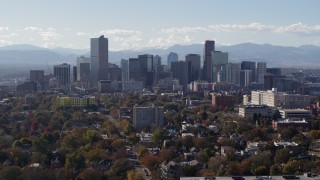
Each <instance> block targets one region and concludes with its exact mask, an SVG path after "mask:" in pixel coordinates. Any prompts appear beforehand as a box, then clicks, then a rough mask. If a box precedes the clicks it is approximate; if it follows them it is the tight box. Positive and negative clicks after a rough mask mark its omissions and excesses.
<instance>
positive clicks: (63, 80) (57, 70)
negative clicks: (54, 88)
mask: <svg viewBox="0 0 320 180" xmlns="http://www.w3.org/2000/svg"><path fill="white" fill-rule="evenodd" d="M53 72H54V73H53V74H54V77H55V78H56V79H57V81H58V87H63V86H66V85H68V84H70V64H67V63H63V64H60V65H55V66H54V67H53Z"/></svg>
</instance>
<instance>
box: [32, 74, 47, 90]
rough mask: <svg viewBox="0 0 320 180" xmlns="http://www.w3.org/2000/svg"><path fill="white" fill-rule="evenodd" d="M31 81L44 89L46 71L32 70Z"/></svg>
mask: <svg viewBox="0 0 320 180" xmlns="http://www.w3.org/2000/svg"><path fill="white" fill-rule="evenodd" d="M30 81H33V82H37V83H39V84H40V86H41V89H44V70H30Z"/></svg>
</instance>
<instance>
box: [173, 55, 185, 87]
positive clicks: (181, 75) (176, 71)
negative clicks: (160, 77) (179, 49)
mask: <svg viewBox="0 0 320 180" xmlns="http://www.w3.org/2000/svg"><path fill="white" fill-rule="evenodd" d="M186 64H187V63H186V62H185V61H174V62H171V72H172V77H173V78H174V79H179V83H180V85H182V86H183V88H184V89H186V88H187V65H186Z"/></svg>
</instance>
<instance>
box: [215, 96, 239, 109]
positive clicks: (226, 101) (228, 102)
mask: <svg viewBox="0 0 320 180" xmlns="http://www.w3.org/2000/svg"><path fill="white" fill-rule="evenodd" d="M234 103H235V97H234V96H232V95H228V94H213V95H212V106H213V107H216V108H218V109H224V108H226V107H233V106H234Z"/></svg>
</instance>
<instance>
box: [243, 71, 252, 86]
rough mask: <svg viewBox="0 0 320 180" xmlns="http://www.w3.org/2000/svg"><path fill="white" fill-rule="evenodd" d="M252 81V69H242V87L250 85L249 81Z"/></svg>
mask: <svg viewBox="0 0 320 180" xmlns="http://www.w3.org/2000/svg"><path fill="white" fill-rule="evenodd" d="M251 82H252V71H251V70H241V71H240V87H241V88H244V87H248V85H249V83H251Z"/></svg>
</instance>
